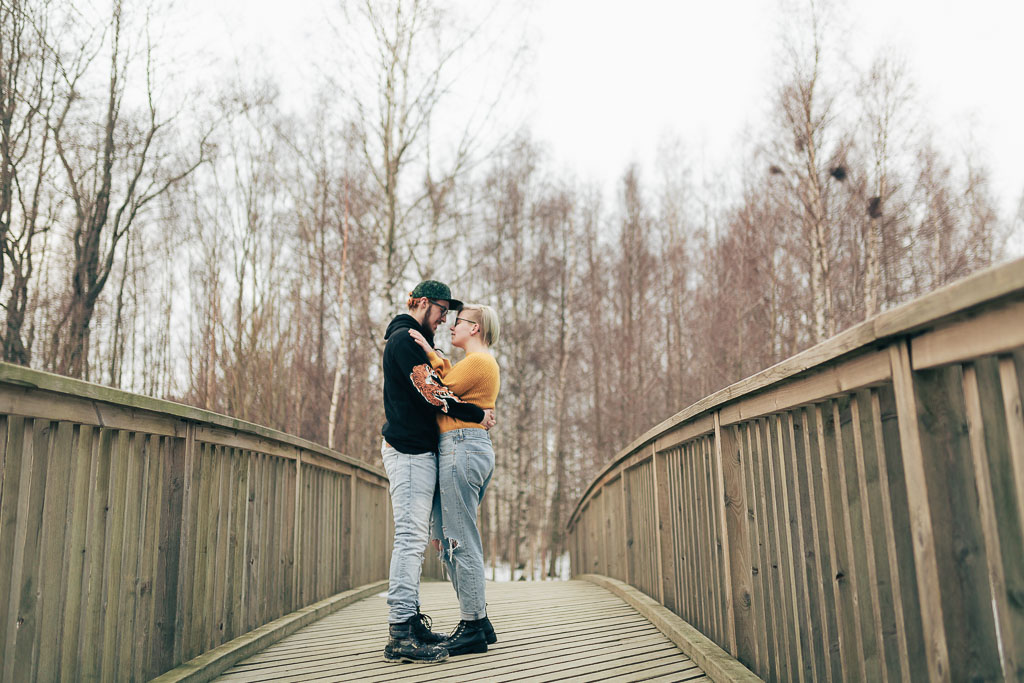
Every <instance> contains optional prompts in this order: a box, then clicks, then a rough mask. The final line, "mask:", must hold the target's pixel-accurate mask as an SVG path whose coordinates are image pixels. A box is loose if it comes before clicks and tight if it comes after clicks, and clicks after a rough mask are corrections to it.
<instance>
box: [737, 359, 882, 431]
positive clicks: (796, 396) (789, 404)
mask: <svg viewBox="0 0 1024 683" xmlns="http://www.w3.org/2000/svg"><path fill="white" fill-rule="evenodd" d="M890 373H891V369H890V366H889V359H888V356H887V355H886V354H885V352H882V351H874V352H869V353H864V354H861V355H859V356H856V357H854V358H852V359H850V360H847V361H844V362H841V363H838V364H837V365H834V366H831V367H821V368H817V369H816V371H815V372H814V373H813V374H811V375H809V376H807V377H802V378H798V379H792V380H789V381H787V382H783V383H778V384H777V385H776V386H774V387H772V388H771V389H769V390H766V391H762V392H760V393H757V394H754V395H751V396H748V397H746V398H742V399H740V400H738V401H735V402H733V403H730V404H729V405H726V406H723V407H722V411H721V420H722V423H723V424H733V423H735V422H739V421H742V420H751V419H754V418H758V417H764V416H766V415H769V414H771V413H779V412H783V411H786V410H790V409H792V408H796V407H798V406H804V405H810V404H812V403H817V402H819V401H822V400H824V399H826V398H835V397H837V396H842V395H845V394H848V393H850V392H851V391H854V390H856V389H861V388H864V387H870V386H874V385H876V384H880V383H882V382H885V381H886V380H888V379H889V378H890V376H891V375H890Z"/></svg>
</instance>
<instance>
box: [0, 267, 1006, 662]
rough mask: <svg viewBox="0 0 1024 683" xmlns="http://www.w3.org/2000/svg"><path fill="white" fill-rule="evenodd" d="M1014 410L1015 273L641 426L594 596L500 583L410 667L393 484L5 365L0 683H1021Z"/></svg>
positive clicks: (450, 608)
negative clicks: (394, 652)
mask: <svg viewBox="0 0 1024 683" xmlns="http://www.w3.org/2000/svg"><path fill="white" fill-rule="evenodd" d="M1022 394H1024V261H1017V262H1015V263H1011V264H1007V265H1005V266H1001V267H998V268H994V269H991V270H988V271H985V272H982V273H979V274H977V275H975V276H973V277H971V278H969V279H967V280H964V281H961V282H959V283H956V284H954V285H952V286H950V287H947V288H944V289H942V290H939V291H937V292H934V293H933V294H931V295H928V296H926V297H924V298H922V299H919V300H917V301H915V302H912V303H910V304H907V305H905V306H903V307H900V308H898V309H894V310H892V311H888V312H886V313H883V314H881V315H879V316H876V317H875V318H872V319H871V320H868V321H866V322H864V323H862V324H861V325H859V326H857V327H854V328H852V329H850V330H848V331H846V332H844V333H842V334H840V335H838V336H837V337H835V338H833V339H831V340H829V341H828V342H826V343H824V344H821V345H819V346H817V347H814V348H812V349H810V350H808V351H806V352H804V353H802V354H800V355H798V356H795V357H793V358H791V359H789V360H787V361H784V362H783V363H780V364H779V365H776V366H774V367H772V368H769V369H767V370H765V371H763V372H761V373H759V374H758V375H755V376H754V377H751V378H748V379H746V380H744V381H742V382H739V383H737V384H735V385H733V386H731V387H728V388H727V389H724V390H722V391H720V392H718V393H716V394H714V395H712V396H709V397H707V398H705V399H703V400H702V401H700V402H698V403H696V404H695V405H693V406H690V407H689V408H686V409H685V410H683V411H682V412H680V413H678V414H677V415H675V416H674V417H673V418H671V419H670V420H667V421H666V422H664V423H663V424H661V425H658V426H657V427H655V428H653V429H652V430H650V431H649V432H647V433H645V434H643V435H642V436H640V437H639V438H638V439H636V441H634V442H633V444H631V445H630V446H629V447H627V448H626V449H624V450H623V451H622V452H620V453H619V454H617V455H615V456H614V457H613V458H612V459H611V461H610V463H609V464H608V465H607V467H605V468H604V470H603V471H602V472H601V473H600V475H599V476H598V477H597V478H596V479H595V480H594V481H593V482H592V483H591V485H590V487H589V488H588V490H587V491H586V493H585V495H584V496H583V497H582V499H581V500H580V501H579V503H578V504H577V507H576V509H575V511H574V513H573V515H572V518H571V520H570V523H569V532H570V547H571V555H572V568H573V575H574V577H575V579H578V580H573V581H570V582H546V583H515V584H496V585H492V586H491V588H490V592H489V598H490V607H489V611H490V612H491V614H492V617H493V620H494V622H495V624H496V626H497V627H498V632H499V638H500V640H499V643H498V644H497V645H496V646H495V647H494V648H493V649H492V651H491V652H488V653H487V654H485V655H479V656H468V657H459V658H453V659H452V660H451V661H449V662H446V663H444V664H439V665H432V666H428V667H412V668H411V670H410V668H409V667H400V666H396V665H392V666H385V665H384V664H383V663H380V660H379V653H380V651H381V649H382V647H383V644H384V638H385V629H384V626H383V621H384V617H385V610H384V606H383V605H382V598H381V597H380V595H379V594H380V592H381V591H382V590H383V588H384V585H385V583H384V580H385V579H386V577H387V570H388V566H387V563H388V556H389V551H390V535H391V518H390V510H389V507H388V505H389V502H388V496H387V488H386V485H387V482H386V479H385V475H384V472H383V471H382V470H381V469H380V468H376V467H372V466H367V465H365V464H363V463H361V462H359V461H357V460H355V459H352V458H348V457H346V456H344V455H342V454H339V453H335V452H332V451H329V450H327V449H325V448H323V447H320V446H318V445H316V444H312V443H309V442H307V441H304V440H302V439H298V438H295V437H293V436H289V435H287V434H282V433H279V432H275V431H272V430H269V429H266V428H263V427H260V426H258V425H253V424H248V423H244V422H241V421H239V420H234V419H231V418H228V417H224V416H221V415H215V414H212V413H208V412H204V411H201V410H197V409H194V408H189V407H186V406H182V405H178V404H173V403H169V402H165V401H159V400H156V399H152V398H147V397H143V396H137V395H132V394H128V393H124V392H120V391H115V390H112V389H108V388H104V387H99V386H95V385H92V384H87V383H84V382H78V381H74V380H69V379H66V378H62V377H58V376H54V375H49V374H46V373H41V372H36V371H32V370H27V369H25V368H21V367H17V366H12V365H6V364H0V467H2V469H0V681H4V682H6V681H23V680H38V681H54V680H69V681H71V680H104V681H129V680H149V679H151V678H154V677H157V676H159V677H160V679H161V680H168V681H170V680H210V679H212V678H215V677H216V676H218V675H223V676H224V678H225V680H260V679H265V680H270V679H272V680H282V679H284V678H286V677H287V679H288V680H308V679H312V678H317V679H320V678H324V679H331V680H335V679H337V680H342V679H344V678H345V677H348V678H359V679H364V680H365V679H377V680H390V679H397V678H401V679H404V678H405V677H409V676H414V675H415V676H417V677H418V678H422V679H436V678H448V679H450V680H467V679H477V680H527V679H529V680H563V679H572V680H643V679H652V680H657V679H658V678H659V677H660V678H661V679H663V680H686V679H687V678H692V679H695V680H698V679H701V678H702V677H703V676H705V675H706V676H707V677H709V678H710V679H712V680H734V679H744V678H752V677H753V675H754V674H756V675H757V676H759V677H761V678H764V679H770V680H793V681H797V680H799V681H829V682H831V681H838V680H871V681H876V680H900V681H910V680H924V679H928V680H935V681H940V680H956V681H960V680H1016V679H1021V678H1024V532H1022V530H1024V415H1022V407H1021V397H1022ZM424 601H425V606H427V608H428V609H429V610H431V611H432V612H433V613H434V615H435V617H436V618H438V619H439V620H440V622H441V623H442V624H443V625H445V626H448V625H451V623H453V622H454V621H455V612H454V606H455V602H454V599H453V596H452V594H451V589H450V587H448V586H447V585H446V584H442V583H437V584H430V583H428V584H425V586H424ZM553 634H557V636H558V637H557V638H554V639H553V638H552V636H553ZM345 647H349V648H351V649H348V650H346V649H344V648H345Z"/></svg>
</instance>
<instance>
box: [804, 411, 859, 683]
mask: <svg viewBox="0 0 1024 683" xmlns="http://www.w3.org/2000/svg"><path fill="white" fill-rule="evenodd" d="M832 403H833V402H832V401H829V402H827V403H825V404H819V405H817V406H815V411H816V412H815V422H816V423H817V427H818V455H819V457H820V463H821V477H820V478H819V480H818V481H819V482H821V491H822V499H823V501H822V502H823V504H822V507H823V508H824V510H825V539H826V540H827V544H828V558H829V568H830V571H829V575H828V581H829V583H830V584H831V585H832V597H833V603H832V604H833V606H834V609H835V615H836V634H837V636H838V638H839V658H840V661H841V663H842V666H841V671H843V672H844V675H852V677H853V678H857V677H858V676H859V675H860V673H861V666H860V664H861V662H862V661H863V660H862V659H861V650H860V647H859V643H858V635H859V630H856V629H854V628H853V626H852V623H853V614H852V612H853V608H852V595H851V594H850V591H849V590H847V588H848V585H847V582H846V577H847V576H848V573H849V569H848V565H847V564H846V560H845V558H844V557H843V551H844V548H845V547H846V537H845V534H844V533H843V521H842V519H843V514H842V509H841V508H842V500H841V498H840V497H839V496H837V495H835V493H838V491H836V492H835V493H833V491H834V490H835V489H836V487H837V486H838V473H837V465H836V463H837V459H836V450H837V448H838V447H839V446H838V445H837V441H836V439H837V430H836V420H835V414H834V412H833V405H832ZM847 672H849V674H847Z"/></svg>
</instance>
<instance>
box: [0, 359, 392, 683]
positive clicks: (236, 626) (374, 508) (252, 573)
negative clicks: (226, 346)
mask: <svg viewBox="0 0 1024 683" xmlns="http://www.w3.org/2000/svg"><path fill="white" fill-rule="evenodd" d="M391 526H392V522H391V517H390V507H389V503H388V495H387V479H386V476H385V474H384V472H383V470H382V469H381V468H379V467H374V466H371V465H368V464H366V463H363V462H361V461H359V460H356V459H355V458H351V457H349V456H346V455H343V454H341V453H337V452H334V451H331V450H329V449H326V448H324V447H322V446H319V445H317V444H314V443H311V442H309V441H306V440H304V439H300V438H298V437H295V436H292V435H289V434H284V433H282V432H278V431H275V430H272V429H269V428H266V427H262V426H259V425H254V424H251V423H248V422H245V421H242V420H237V419H234V418H230V417H227V416H224V415H218V414H216V413H211V412H209V411H204V410H199V409H196V408H192V407H189V406H184V405H181V404H177V403H173V402H169V401H162V400H158V399H154V398H149V397H146V396H139V395H136V394H131V393H128V392H123V391H119V390H116V389H111V388H108V387H102V386H98V385H95V384H90V383H87V382H81V381H77V380H73V379H69V378H66V377H60V376H57V375H52V374H48V373H44V372H38V371H35V370H30V369H27V368H23V367H20V366H15V365H9V364H6V363H0V662H2V664H0V680H2V681H12V680H23V679H26V678H29V679H32V680H56V679H58V678H60V679H68V680H77V679H100V678H102V679H104V680H148V679H149V678H152V677H154V676H157V675H159V674H160V673H162V672H164V671H167V670H169V669H172V668H174V667H175V666H177V665H179V664H181V663H182V662H184V661H187V660H189V659H192V658H194V657H196V656H197V655H199V654H202V653H203V652H206V651H209V650H211V649H213V648H215V647H217V646H219V645H221V644H223V643H225V642H227V641H229V640H231V639H232V638H234V637H236V636H239V635H241V634H243V633H247V632H249V631H251V630H252V629H254V628H257V627H259V626H262V625H264V624H267V623H269V622H271V621H273V620H275V619H277V618H278V617H281V616H282V615H284V614H287V613H290V612H293V611H294V610H296V609H299V608H302V607H305V606H307V605H310V604H313V603H315V602H317V601H318V600H321V599H323V598H326V597H328V596H330V595H333V594H336V593H339V592H341V591H344V590H346V589H348V588H351V587H353V586H358V585H363V584H367V583H370V582H372V581H376V580H380V579H383V578H386V576H387V560H388V555H389V553H390V533H391Z"/></svg>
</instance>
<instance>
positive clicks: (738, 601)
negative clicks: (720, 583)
mask: <svg viewBox="0 0 1024 683" xmlns="http://www.w3.org/2000/svg"><path fill="white" fill-rule="evenodd" d="M714 419H715V456H716V457H717V458H718V472H719V505H720V511H721V514H722V520H723V524H722V534H723V536H724V542H723V543H722V549H723V553H724V563H725V566H726V576H725V582H724V583H725V601H726V622H727V625H728V629H727V632H728V638H729V652H730V653H731V654H732V655H733V656H734V657H736V659H738V660H740V661H741V662H743V663H744V664H746V665H747V666H749V667H753V666H754V660H755V650H756V647H755V644H754V615H753V611H752V610H753V583H752V579H751V573H750V571H751V570H750V566H751V565H750V543H749V540H748V539H749V536H748V529H747V515H746V511H747V502H746V494H745V491H746V484H745V482H744V479H743V466H742V463H741V462H740V449H739V444H738V443H737V442H736V435H735V431H734V430H733V429H730V428H725V429H723V428H722V425H721V414H720V412H719V411H715V413H714Z"/></svg>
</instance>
